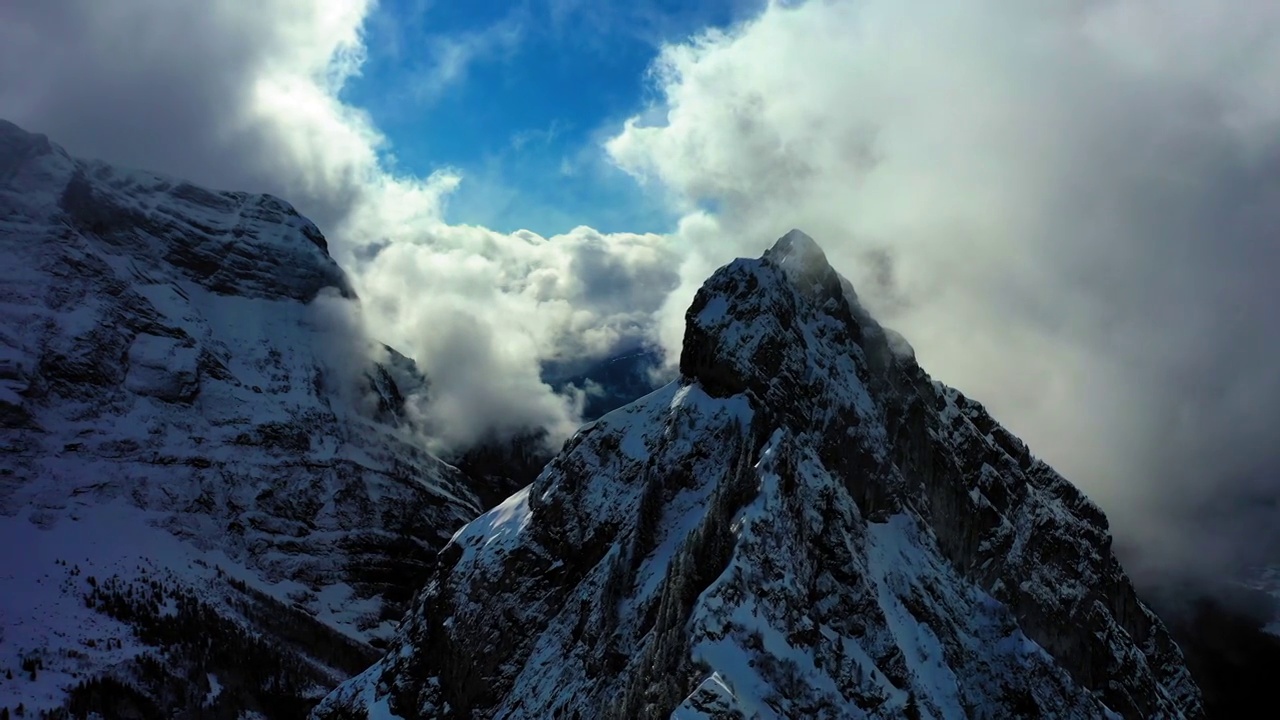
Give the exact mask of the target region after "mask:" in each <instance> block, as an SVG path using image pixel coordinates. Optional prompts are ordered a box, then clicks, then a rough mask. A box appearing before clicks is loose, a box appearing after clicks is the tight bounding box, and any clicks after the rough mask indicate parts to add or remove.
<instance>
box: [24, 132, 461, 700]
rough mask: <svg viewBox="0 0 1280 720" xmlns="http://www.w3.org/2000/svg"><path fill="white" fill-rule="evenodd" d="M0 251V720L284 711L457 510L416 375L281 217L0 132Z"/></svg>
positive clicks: (431, 548)
mask: <svg viewBox="0 0 1280 720" xmlns="http://www.w3.org/2000/svg"><path fill="white" fill-rule="evenodd" d="M0 256H2V257H3V258H4V259H5V262H4V264H3V266H0V544H3V546H4V550H3V551H2V552H0V555H2V556H3V558H2V559H0V587H2V588H3V590H2V591H0V618H2V619H3V623H2V624H0V710H3V709H4V708H5V707H9V708H12V707H16V705H18V704H19V703H22V704H24V706H25V708H26V709H28V710H30V711H31V712H33V713H34V712H36V711H41V710H51V709H55V708H58V707H59V706H64V705H65V706H64V707H63V709H64V710H69V711H71V712H72V714H74V715H75V716H77V717H80V716H83V715H84V714H86V713H89V712H98V713H99V714H100V715H102V716H105V717H153V716H154V717H166V718H169V717H240V716H242V714H243V713H248V712H258V713H262V714H264V715H266V716H268V717H273V718H277V717H301V716H304V715H305V714H306V712H307V710H308V709H309V708H310V706H311V705H314V703H315V701H316V700H318V699H319V698H320V697H322V696H323V695H324V693H325V692H327V691H328V690H330V689H332V688H333V686H334V685H335V684H337V682H339V681H340V680H342V679H345V678H346V677H349V676H350V675H351V674H352V673H354V672H357V671H359V670H361V669H363V668H364V667H366V666H367V665H368V664H369V663H370V662H372V661H373V660H375V659H376V658H377V657H378V655H379V654H380V653H379V652H378V649H377V648H380V647H384V646H385V645H384V643H385V642H386V641H388V640H389V639H390V637H391V634H392V631H393V630H394V627H395V623H396V621H397V620H399V618H400V617H401V616H402V615H403V613H404V609H405V607H406V605H407V603H408V601H409V600H410V599H411V597H412V594H413V592H414V591H415V590H416V589H417V588H418V587H420V586H421V584H422V583H423V582H425V580H426V578H427V576H428V575H429V573H430V570H431V568H432V566H433V565H434V563H435V558H436V553H437V551H438V550H439V549H440V548H441V547H443V545H444V544H445V543H446V542H447V541H448V540H449V537H450V536H451V535H452V533H453V532H454V531H455V530H456V529H457V528H459V527H461V526H462V525H463V524H464V523H465V522H467V521H468V520H471V519H473V518H474V517H475V516H476V515H478V514H479V513H480V512H481V510H482V505H481V501H480V500H479V498H478V496H477V494H476V493H475V492H474V491H473V485H472V483H471V482H470V481H469V480H468V479H467V478H466V477H464V476H463V474H462V473H460V472H459V471H458V470H457V469H456V468H454V467H452V466H450V465H447V464H445V463H443V462H441V461H440V460H438V459H436V458H434V457H432V456H430V455H428V454H427V453H426V452H425V451H423V449H422V448H423V443H422V442H421V439H420V438H419V437H418V436H417V435H415V434H414V433H413V432H411V429H410V428H409V427H408V423H409V418H408V414H407V412H406V407H405V405H406V398H407V397H408V396H410V395H411V394H413V393H415V392H421V391H423V388H424V383H425V380H424V379H423V377H422V376H421V375H420V374H418V372H417V370H416V369H415V367H414V364H413V362H412V361H411V360H409V359H407V358H405V357H403V356H401V355H399V354H397V353H395V352H394V351H391V350H389V349H383V350H381V351H379V352H376V353H375V352H372V351H370V349H369V348H368V347H366V346H365V345H364V341H363V340H362V339H361V337H362V335H361V333H360V332H359V331H358V328H356V327H355V326H353V325H351V322H352V320H351V317H350V315H351V313H352V310H353V308H352V307H351V306H352V305H353V301H350V300H347V299H344V298H352V297H353V293H352V291H351V287H350V285H349V283H348V281H347V279H346V277H345V275H344V274H343V272H342V271H341V269H340V268H339V267H338V265H337V264H336V263H335V262H334V261H333V259H332V258H330V256H329V254H328V252H327V249H326V243H325V239H324V237H323V236H322V235H321V234H320V232H319V231H318V230H317V229H316V227H315V226H314V225H313V224H312V223H311V222H309V221H308V220H306V219H305V218H303V217H301V216H300V215H299V214H298V213H297V212H295V211H294V210H293V208H291V207H290V206H289V205H287V204H286V203H284V202H282V201H280V200H278V199H276V198H273V197H270V196H265V195H250V194H245V193H229V192H213V191H210V190H205V189H203V188H199V187H196V186H194V185H190V184H187V183H183V182H180V181H176V180H171V179H168V178H164V177H160V176H155V175H151V174H147V173H140V172H132V171H124V170H120V169H116V168H112V167H110V166H108V165H105V164H102V163H97V162H86V161H81V160H76V159H73V158H71V157H70V156H68V155H67V154H66V153H65V152H64V151H63V150H62V149H61V148H59V147H58V146H57V145H55V144H53V143H51V142H50V141H49V140H48V139H46V138H45V137H44V136H41V135H34V134H30V133H27V132H24V131H22V130H21V129H19V128H17V127H15V126H13V125H11V124H8V123H4V122H0ZM377 356H380V357H377ZM371 358H375V359H371ZM20 666H21V667H22V671H19V667H20ZM28 667H29V668H30V669H29V670H28V669H27V668H28ZM4 712H5V713H7V712H8V710H4ZM149 713H150V714H149ZM246 717H247V716H246Z"/></svg>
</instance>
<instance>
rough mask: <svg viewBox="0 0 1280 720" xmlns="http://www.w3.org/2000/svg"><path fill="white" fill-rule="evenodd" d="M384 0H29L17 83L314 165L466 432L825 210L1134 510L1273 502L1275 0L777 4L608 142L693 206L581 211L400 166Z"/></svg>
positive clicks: (111, 131)
mask: <svg viewBox="0 0 1280 720" xmlns="http://www.w3.org/2000/svg"><path fill="white" fill-rule="evenodd" d="M561 5H564V7H571V6H572V5H573V4H572V3H569V4H563V3H562V4H561ZM371 10H372V6H371V3H370V2H347V3H331V2H324V1H323V0H264V1H263V2H259V3H254V4H252V5H249V4H246V3H243V2H237V1H236V0H221V1H215V2H208V3H174V2H170V1H169V0H132V1H131V2H115V3H104V2H92V1H90V0H79V1H73V2H62V3H48V2H40V1H38V0H15V1H14V2H9V3H5V5H4V7H3V9H0V116H4V117H6V118H8V119H11V120H13V121H15V122H18V123H19V124H21V125H24V126H25V127H27V128H29V129H31V130H35V131H39V132H45V133H48V134H49V135H50V136H52V137H53V138H55V139H56V140H58V141H59V142H61V143H63V144H65V145H66V146H67V147H68V149H69V150H71V151H72V152H74V153H76V154H79V155H85V156H90V157H101V158H103V159H106V160H110V161H114V162H118V163H122V164H125V165H132V166H139V167H146V168H151V169H156V170H160V171H164V172H168V173H172V174H177V175H181V176H184V177H188V178H190V179H192V180H195V181H197V182H201V183H205V184H210V185H214V186H219V187H227V188H236V189H246V190H260V191H267V192H272V193H275V194H278V195H281V196H283V197H286V198H288V199H289V200H290V201H291V202H293V203H294V204H295V205H297V206H298V207H299V209H300V210H301V211H303V212H304V213H305V214H307V215H308V216H310V217H312V218H313V219H315V220H316V221H317V223H319V224H320V225H321V227H323V228H324V229H325V231H326V234H327V235H328V236H329V237H330V241H331V246H332V247H333V248H334V250H335V254H336V255H337V257H338V258H339V260H340V262H342V263H343V265H344V266H345V267H347V268H348V270H349V271H351V272H352V273H353V275H354V277H355V281H356V284H357V287H358V290H359V292H360V294H361V296H362V298H363V299H364V302H365V312H364V318H365V321H366V323H367V324H368V325H369V326H370V328H371V331H372V332H373V333H374V334H375V335H376V336H378V337H379V338H380V339H383V340H386V341H387V342H389V343H391V344H393V345H395V346H396V347H398V348H399V349H401V350H402V351H404V352H406V353H407V354H410V355H412V356H414V357H415V358H416V359H417V360H419V361H420V363H421V364H422V365H423V367H424V369H425V370H426V371H427V372H428V373H429V374H430V375H431V376H432V378H433V379H434V381H435V382H434V387H435V389H436V390H435V392H436V395H435V396H434V397H433V399H432V403H431V405H430V406H429V407H428V410H427V412H428V414H429V415H431V416H432V418H433V420H434V424H435V425H436V426H437V427H438V433H439V436H440V442H442V443H445V444H454V445H456V444H465V443H466V442H468V441H470V440H471V439H474V438H475V437H478V436H480V435H482V434H483V433H484V432H486V431H488V430H490V429H494V428H497V429H499V430H503V429H514V428H515V427H517V426H521V425H528V424H534V425H539V426H543V427H548V428H551V429H552V430H553V431H554V432H556V433H563V432H565V431H566V430H567V428H570V427H572V425H573V423H574V421H575V406H574V402H575V401H574V399H572V398H563V397H559V396H556V395H555V394H554V393H552V392H551V389H550V388H548V387H547V386H545V385H543V384H542V383H541V382H540V380H539V378H538V373H537V362H538V361H540V360H546V359H555V358H564V357H573V356H580V355H582V354H595V353H600V352H605V351H607V350H608V349H609V348H610V347H613V346H615V344H617V343H625V342H633V341H634V340H635V339H637V338H640V337H644V336H646V335H648V334H652V335H655V336H657V337H659V338H661V339H662V340H663V341H664V344H666V345H667V346H668V347H670V348H674V347H676V346H677V345H678V341H679V337H680V331H681V325H680V323H681V321H682V318H683V312H684V309H685V307H686V305H687V302H688V300H689V299H690V298H691V296H692V293H693V290H694V289H695V288H696V286H697V284H698V283H700V282H701V281H702V280H703V279H704V278H705V277H706V275H707V274H708V273H709V272H710V271H711V270H713V269H714V268H715V267H716V266H718V265H720V264H722V263H723V262H725V261H727V260H728V259H730V258H731V257H732V256H734V255H758V254H759V253H760V251H761V250H762V249H763V248H764V247H766V246H767V244H768V243H769V242H770V241H771V240H772V239H773V238H775V237H776V236H778V235H779V234H781V233H782V232H785V231H786V230H787V229H789V228H791V227H801V228H803V229H805V230H806V231H807V232H808V233H809V234H811V235H813V236H814V237H816V238H818V240H819V241H820V242H822V243H823V244H824V246H825V247H826V248H827V250H828V254H829V255H830V257H831V258H832V260H833V262H834V263H835V264H836V265H837V267H838V269H840V270H841V271H842V272H844V273H845V274H846V275H848V276H849V277H850V278H851V279H852V280H853V281H854V284H855V286H857V287H858V289H859V292H860V294H861V295H862V296H863V297H864V298H865V299H866V301H867V302H868V304H869V305H870V306H871V308H872V310H873V311H874V312H876V313H877V314H878V315H879V316H881V317H882V318H884V319H885V320H886V322H887V323H888V324H890V325H894V326H896V327H897V328H898V329H899V330H902V331H903V332H904V333H905V334H906V335H907V336H908V337H909V338H910V339H911V340H912V342H913V344H914V345H915V346H916V348H917V350H918V351H919V355H920V357H921V360H922V362H923V363H924V364H925V366H926V367H927V368H928V369H929V370H930V371H931V372H932V373H933V374H934V375H935V376H937V377H938V378H940V379H942V380H944V381H947V382H949V383H951V384H954V385H956V386H958V387H960V388H961V389H963V390H964V391H966V392H967V393H969V394H970V395H972V396H974V397H976V398H978V399H980V400H982V401H984V402H986V403H987V404H988V405H989V406H990V407H991V408H992V409H993V411H994V412H995V413H996V415H997V416H998V417H999V418H1001V419H1002V420H1004V421H1005V422H1006V423H1007V424H1008V425H1009V426H1010V427H1011V428H1012V429H1014V430H1015V431H1016V432H1018V433H1019V434H1021V435H1022V436H1024V437H1025V438H1026V439H1027V440H1028V441H1029V443H1030V444H1031V445H1032V447H1033V448H1034V449H1035V450H1036V451H1037V452H1038V453H1040V454H1041V455H1042V456H1043V457H1045V458H1046V459H1047V460H1049V461H1050V462H1052V463H1053V464H1055V465H1056V466H1058V467H1059V468H1060V469H1062V470H1063V471H1064V472H1065V473H1066V474H1068V475H1069V477H1071V478H1072V479H1073V480H1074V481H1075V482H1077V483H1078V484H1080V485H1081V486H1082V487H1084V488H1085V490H1086V491H1087V492H1089V493H1090V495H1091V496H1093V497H1095V498H1096V499H1097V500H1099V501H1100V502H1101V503H1102V504H1103V506H1104V507H1105V509H1107V510H1108V512H1109V513H1110V514H1111V515H1112V517H1113V519H1114V520H1115V524H1116V526H1117V533H1118V534H1119V535H1120V536H1121V538H1122V539H1129V540H1133V541H1137V542H1141V543H1143V544H1144V547H1146V548H1149V549H1150V548H1164V549H1168V550H1169V554H1168V556H1169V557H1171V558H1174V559H1176V560H1177V561H1178V562H1185V560H1186V558H1188V557H1199V556H1203V557H1204V558H1205V559H1206V561H1207V562H1210V563H1212V562H1217V561H1218V560H1220V559H1221V558H1223V557H1224V556H1226V555H1236V556H1238V554H1239V551H1240V548H1241V547H1243V546H1244V545H1245V543H1241V542H1239V539H1240V537H1239V536H1240V534H1242V533H1244V534H1246V536H1247V537H1250V538H1251V539H1252V538H1253V537H1255V535H1254V533H1256V530H1257V528H1258V527H1267V526H1268V525H1267V524H1268V523H1270V521H1271V520H1272V519H1273V518H1274V510H1275V508H1274V505H1271V506H1268V505H1267V504H1266V503H1267V502H1272V503H1273V502H1274V497H1275V495H1276V492H1275V491H1276V488H1277V485H1278V484H1280V478H1278V477H1277V473H1280V459H1278V458H1277V451H1276V448H1280V423H1276V422H1274V419H1273V417H1274V413H1275V410H1274V408H1276V407H1280V373H1276V372H1275V371H1274V369H1273V367H1274V365H1275V364H1276V359H1277V358H1280V320H1277V319H1276V316H1275V314H1274V313H1273V311H1272V308H1273V307H1275V306H1277V305H1280V297H1278V295H1280V291H1278V290H1277V287H1280V286H1278V285H1277V284H1276V283H1275V281H1274V279H1273V277H1272V274H1273V272H1274V270H1273V268H1276V267H1280V249H1278V248H1277V237H1280V236H1278V235H1277V228H1280V197H1278V196H1277V193H1278V191H1280V182H1278V181H1280V174H1278V171H1277V169H1278V168H1280V165H1278V164H1277V161H1280V153H1278V152H1277V142H1278V141H1280V132H1277V130H1280V82H1277V81H1278V80H1280V7H1273V5H1272V4H1268V3H1247V4H1246V3H1216V2H1212V1H1211V0H1175V1H1173V2H1156V1H1155V0H1059V1H1057V2H1046V3H1008V2H997V1H996V0H969V1H968V2H964V3H956V2H949V1H947V0H915V1H914V2H911V3H904V2H899V1H898V0H861V1H859V2H854V1H853V0H828V1H818V0H811V1H810V2H807V3H790V2H789V3H780V2H778V3H773V4H771V5H769V6H768V7H767V8H766V9H764V10H763V11H762V12H760V13H759V14H758V15H756V16H754V17H753V18H752V19H750V20H749V21H747V22H745V23H743V24H741V25H739V26H736V27H735V28H733V29H732V30H729V31H719V32H712V33H708V34H704V35H701V36H698V37H696V38H692V39H688V40H685V41H679V42H675V43H673V44H669V45H667V46H665V48H664V50H663V52H662V54H661V56H660V57H659V59H658V61H657V62H656V64H655V66H654V69H653V75H652V80H653V83H654V85H655V88H656V90H657V95H658V97H659V98H660V100H661V104H660V105H659V106H657V107H654V108H648V109H644V110H643V111H638V114H637V119H635V120H633V121H632V122H630V123H628V124H627V126H626V127H624V128H619V129H617V130H615V131H614V137H613V139H612V140H611V141H610V142H609V143H608V146H607V152H608V153H609V155H610V156H611V157H612V159H613V161H614V162H616V163H617V164H618V165H619V166H621V167H623V168H624V169H626V170H628V171H630V172H632V173H633V174H634V175H635V176H636V177H638V178H641V179H642V180H643V181H644V182H645V184H646V186H647V187H648V188H649V189H650V190H651V191H653V192H656V193H660V194H662V195H663V196H665V197H666V198H667V200H668V201H669V202H671V203H672V204H673V206H674V207H676V208H678V209H679V210H680V211H681V212H682V213H684V215H685V218H684V220H683V221H682V222H681V224H680V226H679V229H678V230H677V231H676V232H675V233H673V234H672V235H671V236H669V237H658V236H654V235H629V234H618V235H601V234H600V233H597V232H594V231H592V230H590V229H588V228H579V229H577V230H575V231H573V232H571V233H568V234H566V235H564V236H559V237H554V238H542V237H538V236H536V235H534V234H532V233H527V232H521V233H515V234H502V233H496V232H492V231H489V230H486V229H484V228H478V227H459V226H450V225H448V224H446V223H445V222H443V209H444V205H445V203H446V202H447V198H448V195H449V193H450V192H451V190H452V189H453V188H454V187H456V186H457V183H458V182H459V181H460V179H459V177H458V176H457V174H456V173H452V172H450V171H448V170H447V169H444V170H442V171H441V172H438V173H436V174H435V175H432V176H431V177H428V178H415V177H408V176H404V175H400V174H397V173H396V172H395V171H394V169H393V168H394V159H393V157H391V156H390V151H392V150H393V149H394V148H389V147H388V146H387V143H386V140H385V138H383V137H382V135H381V134H380V133H379V132H378V130H377V128H375V127H374V126H373V125H372V123H371V122H370V121H369V119H368V117H367V116H366V115H365V114H364V113H362V112H361V111H360V110H359V109H358V108H355V107H351V106H349V105H347V104H344V102H343V101H342V100H341V98H340V94H341V89H342V87H343V84H344V82H346V81H347V80H349V79H350V78H351V77H353V75H354V74H355V73H358V72H359V69H360V67H361V61H362V59H363V57H364V45H363V38H362V35H361V33H362V27H363V23H364V22H365V21H366V20H367V19H368V17H370V12H371ZM504 37H505V36H504ZM458 40H459V41H461V40H462V39H458ZM515 41H516V40H512V42H515ZM504 42H505V41H504ZM441 47H443V46H441ZM447 55H448V53H444V54H440V55H439V57H436V56H433V55H431V54H430V53H427V54H426V56H425V60H424V68H423V72H425V73H428V74H430V73H432V72H435V73H437V74H436V75H433V76H440V77H443V76H447V75H448V74H449V73H450V72H451V70H450V68H449V67H446V66H444V65H443V64H442V65H441V66H440V67H436V68H433V67H431V63H432V62H433V61H435V62H437V63H438V64H439V63H443V62H444V60H446V59H447V57H446V56H447ZM454 77H455V79H456V77H459V76H454ZM1259 498H1263V499H1261V500H1260V499H1259ZM1242 506H1246V507H1247V509H1248V512H1243V511H1241V507H1242ZM1215 513H1216V514H1215ZM1222 518H1228V519H1230V520H1231V521H1224V520H1223V519H1222ZM1241 518H1263V520H1259V521H1256V522H1255V521H1252V520H1251V521H1249V522H1243V521H1238V520H1240V519H1241ZM1254 544H1257V543H1254ZM1219 548H1222V550H1221V552H1219V551H1218V549H1219ZM1151 557H1154V556H1151Z"/></svg>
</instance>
